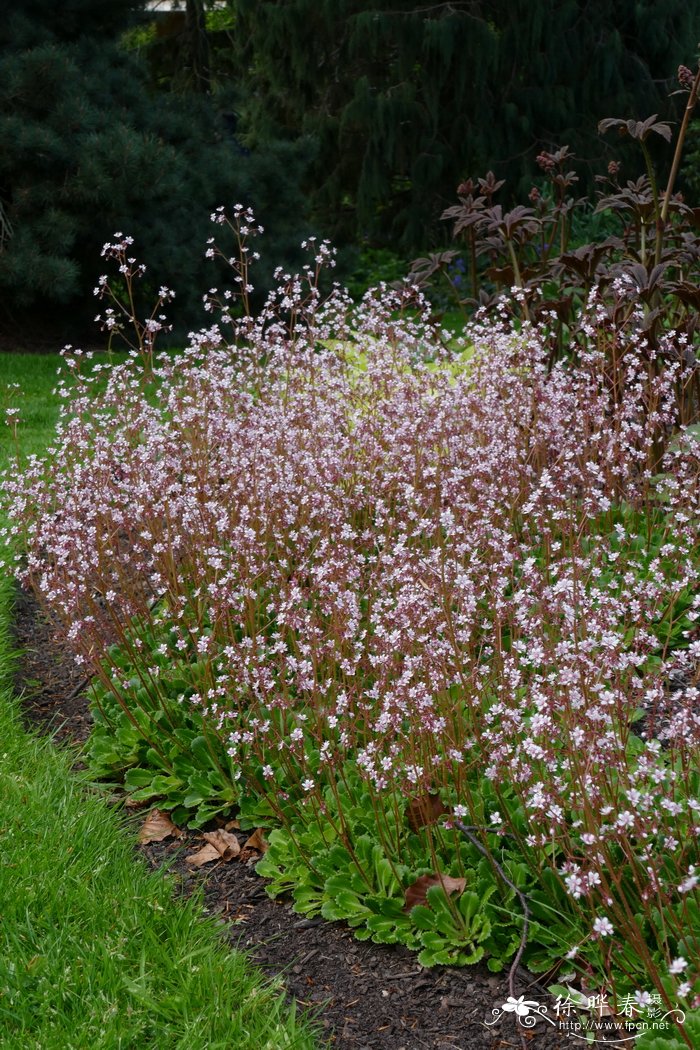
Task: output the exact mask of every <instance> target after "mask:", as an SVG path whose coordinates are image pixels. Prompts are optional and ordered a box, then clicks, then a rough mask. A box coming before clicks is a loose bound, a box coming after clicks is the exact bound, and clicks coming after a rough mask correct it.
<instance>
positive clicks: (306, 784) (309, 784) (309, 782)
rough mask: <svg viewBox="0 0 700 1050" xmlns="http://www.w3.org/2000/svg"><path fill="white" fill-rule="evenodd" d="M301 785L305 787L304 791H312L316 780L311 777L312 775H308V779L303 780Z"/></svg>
mask: <svg viewBox="0 0 700 1050" xmlns="http://www.w3.org/2000/svg"><path fill="white" fill-rule="evenodd" d="M301 786H302V787H303V789H304V791H311V790H312V789H313V787H314V782H313V780H312V779H311V777H308V779H307V780H302V782H301Z"/></svg>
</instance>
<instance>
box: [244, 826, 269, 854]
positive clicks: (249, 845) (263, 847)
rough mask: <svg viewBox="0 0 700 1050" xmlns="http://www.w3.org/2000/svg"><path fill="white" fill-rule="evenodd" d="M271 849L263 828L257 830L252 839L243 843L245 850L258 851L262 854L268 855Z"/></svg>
mask: <svg viewBox="0 0 700 1050" xmlns="http://www.w3.org/2000/svg"><path fill="white" fill-rule="evenodd" d="M269 848H270V847H269V844H268V842H267V840H266V838H265V833H264V831H263V829H262V828H256V829H255V831H254V832H253V834H252V835H251V836H250V838H249V839H247V840H246V841H245V842H244V843H243V849H256V850H259V852H260V853H266V852H267V850H268V849H269Z"/></svg>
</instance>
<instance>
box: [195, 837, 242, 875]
mask: <svg viewBox="0 0 700 1050" xmlns="http://www.w3.org/2000/svg"><path fill="white" fill-rule="evenodd" d="M202 838H203V839H204V840H205V842H206V843H207V844H206V846H203V847H202V848H201V849H200V850H199V852H198V853H192V854H190V856H189V857H186V858H185V863H186V864H193V865H194V866H195V867H196V868H200V867H201V866H202V864H209V863H210V862H211V861H212V860H233V858H234V857H237V856H238V854H239V853H240V852H241V847H240V843H239V841H238V839H237V838H236V836H235V835H232V834H231V833H230V832H229V831H221V830H219V831H205V832H204V834H203V835H202Z"/></svg>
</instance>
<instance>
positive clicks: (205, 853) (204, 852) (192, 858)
mask: <svg viewBox="0 0 700 1050" xmlns="http://www.w3.org/2000/svg"><path fill="white" fill-rule="evenodd" d="M213 860H221V854H220V853H219V851H218V849H217V848H216V846H212V845H211V844H210V843H207V845H206V846H203V847H202V849H200V850H199V852H198V853H190V855H189V857H185V864H191V865H192V867H193V868H201V866H202V864H211V862H212V861H213Z"/></svg>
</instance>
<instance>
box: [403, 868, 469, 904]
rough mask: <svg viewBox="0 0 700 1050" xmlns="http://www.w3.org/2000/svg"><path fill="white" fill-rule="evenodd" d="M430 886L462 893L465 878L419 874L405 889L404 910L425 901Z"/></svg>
mask: <svg viewBox="0 0 700 1050" xmlns="http://www.w3.org/2000/svg"><path fill="white" fill-rule="evenodd" d="M432 886H442V887H443V889H444V890H445V893H447V894H448V895H449V894H450V893H464V891H465V889H466V886H467V880H466V879H453V878H452V876H451V875H421V877H420V878H419V879H416V881H415V882H413V883H411V885H410V886H409V887H408V888H407V890H406V895H405V898H404V907H403V910H404V911H410V910H411V908H415V906H416V904H426V903H427V900H428V898H427V893H428V890H429V889H430V888H431V887H432Z"/></svg>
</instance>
